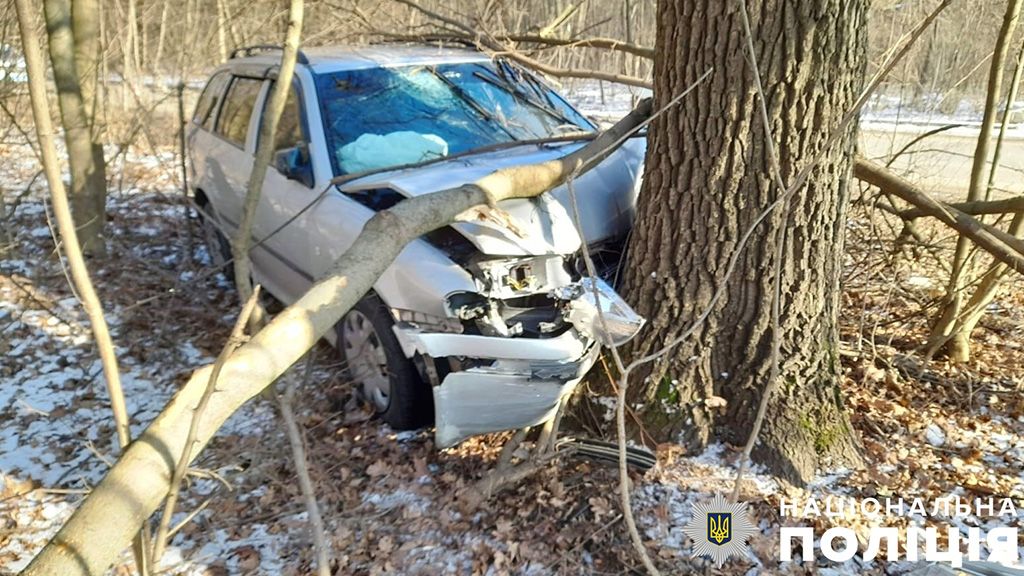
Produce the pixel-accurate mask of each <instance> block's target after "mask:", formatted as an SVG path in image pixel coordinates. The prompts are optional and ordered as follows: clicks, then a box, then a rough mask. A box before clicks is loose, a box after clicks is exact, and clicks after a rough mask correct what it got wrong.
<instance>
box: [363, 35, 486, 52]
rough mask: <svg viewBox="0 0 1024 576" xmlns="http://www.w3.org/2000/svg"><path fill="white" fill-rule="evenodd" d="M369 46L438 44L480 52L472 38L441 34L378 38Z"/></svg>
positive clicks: (371, 41) (478, 45)
mask: <svg viewBox="0 0 1024 576" xmlns="http://www.w3.org/2000/svg"><path fill="white" fill-rule="evenodd" d="M370 44H409V45H414V46H415V45H419V46H422V45H424V44H439V45H441V46H442V47H443V46H444V45H445V44H452V45H457V46H465V47H467V48H473V49H474V50H480V44H479V43H477V42H476V41H475V40H473V39H472V38H462V37H458V36H445V35H442V34H426V35H423V36H417V37H415V38H394V37H390V38H389V37H387V36H383V37H378V38H373V39H371V40H370Z"/></svg>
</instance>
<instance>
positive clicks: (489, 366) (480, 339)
mask: <svg viewBox="0 0 1024 576" xmlns="http://www.w3.org/2000/svg"><path fill="white" fill-rule="evenodd" d="M552 297H554V298H556V299H557V300H560V301H561V302H563V305H564V306H565V311H566V316H567V319H568V321H569V323H570V324H571V327H570V328H568V329H567V330H565V331H564V332H562V333H561V334H559V335H558V336H554V337H550V338H528V337H505V336H482V335H473V334H454V333H442V332H424V331H422V330H420V329H418V328H416V327H411V326H409V325H404V326H403V325H396V326H395V335H396V336H397V337H398V341H399V343H400V344H401V345H402V347H403V349H404V350H403V351H404V352H405V354H406V356H407V357H409V358H413V357H415V356H416V355H419V356H421V357H423V358H426V359H427V360H428V362H427V365H429V366H433V359H441V358H455V359H459V360H460V361H462V360H466V359H470V360H471V361H470V362H468V363H466V365H467V366H470V367H469V368H466V369H463V370H459V371H454V372H451V373H449V374H447V375H445V376H444V378H443V379H440V378H439V376H438V375H437V373H436V372H432V373H431V374H432V378H431V379H432V380H433V384H434V386H433V395H434V420H435V425H436V430H435V442H436V444H437V446H438V447H440V448H446V447H448V446H453V445H455V444H457V443H459V442H461V441H462V440H465V439H466V438H468V437H470V436H475V435H477V434H486V433H488V432H499V431H502V430H512V429H517V428H524V427H527V426H534V425H537V424H540V423H542V422H545V421H547V420H548V419H550V418H551V417H553V416H554V414H555V412H556V410H557V409H558V405H559V403H560V402H561V401H562V399H563V398H565V397H566V396H568V395H569V394H571V393H572V391H573V389H574V388H575V386H576V384H577V383H579V381H580V380H581V379H582V378H583V376H584V375H585V374H586V373H587V371H588V370H590V367H591V366H593V364H594V361H595V360H596V359H597V356H598V354H599V353H600V350H601V345H602V344H614V345H621V344H623V343H625V342H626V341H628V340H629V339H630V338H632V337H633V336H634V335H635V334H636V333H637V331H639V330H640V328H641V327H642V326H643V324H644V319H643V318H641V317H640V316H638V315H637V314H636V313H635V312H633V310H632V309H631V308H630V307H629V305H628V304H626V302H625V301H624V300H622V298H621V297H619V295H618V294H617V293H616V292H615V291H614V290H613V289H612V288H611V287H610V286H608V285H607V284H606V283H605V282H603V281H601V280H599V279H583V280H581V281H579V282H576V283H574V284H571V285H568V286H565V287H563V288H561V289H557V290H555V291H554V292H552Z"/></svg>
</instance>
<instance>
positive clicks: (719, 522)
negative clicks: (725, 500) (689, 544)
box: [708, 512, 732, 546]
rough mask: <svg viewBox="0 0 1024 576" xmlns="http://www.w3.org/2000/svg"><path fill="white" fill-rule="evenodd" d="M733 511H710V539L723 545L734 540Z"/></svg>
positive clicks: (713, 542)
mask: <svg viewBox="0 0 1024 576" xmlns="http://www.w3.org/2000/svg"><path fill="white" fill-rule="evenodd" d="M730 520H732V513H731V512H708V540H710V541H711V543H712V544H717V545H719V546H721V545H722V544H725V543H726V542H728V541H730V540H732V527H731V526H732V524H731V522H730Z"/></svg>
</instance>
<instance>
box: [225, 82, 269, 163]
mask: <svg viewBox="0 0 1024 576" xmlns="http://www.w3.org/2000/svg"><path fill="white" fill-rule="evenodd" d="M262 86H263V81H262V80H255V79H253V78H235V79H234V81H233V82H231V87H230V88H228V94H227V97H226V98H225V100H224V104H223V105H222V106H221V109H220V114H219V115H218V116H217V133H218V134H220V135H221V136H223V137H224V138H226V139H227V140H229V141H231V142H233V143H235V144H237V145H238V146H239V147H243V148H244V147H245V139H246V136H247V135H248V133H249V120H250V119H251V118H252V110H253V108H255V106H256V97H257V96H258V95H259V93H260V88H261V87H262Z"/></svg>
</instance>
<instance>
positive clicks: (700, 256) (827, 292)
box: [625, 0, 867, 480]
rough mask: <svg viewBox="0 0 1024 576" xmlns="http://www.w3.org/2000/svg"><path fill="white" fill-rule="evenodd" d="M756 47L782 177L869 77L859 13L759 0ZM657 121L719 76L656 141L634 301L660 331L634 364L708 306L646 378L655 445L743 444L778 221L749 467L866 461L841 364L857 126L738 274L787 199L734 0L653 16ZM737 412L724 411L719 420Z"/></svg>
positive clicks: (804, 472)
mask: <svg viewBox="0 0 1024 576" xmlns="http://www.w3.org/2000/svg"><path fill="white" fill-rule="evenodd" d="M747 5H748V7H749V10H750V12H751V18H752V29H753V35H754V48H755V50H756V51H757V53H758V66H759V69H760V72H761V76H762V78H763V81H764V89H765V94H766V97H767V100H768V102H767V108H768V114H769V117H770V119H771V126H770V127H769V128H770V133H771V137H772V138H774V140H775V142H776V143H777V148H778V151H779V156H780V158H779V160H780V164H781V170H782V178H783V180H785V181H786V182H789V181H791V180H792V178H793V176H794V175H795V174H796V172H797V171H799V169H800V168H801V167H803V166H804V165H806V164H807V163H809V162H811V160H812V157H813V155H814V154H815V153H816V152H817V151H818V150H819V148H820V147H821V146H822V145H823V144H824V142H825V140H826V139H827V138H828V135H829V132H830V130H833V129H835V128H836V127H837V126H839V125H840V123H841V118H842V116H843V114H844V113H845V112H846V111H847V110H848V109H850V108H851V107H852V106H853V105H854V102H855V101H856V99H857V96H858V93H859V91H860V89H861V86H862V84H863V76H864V65H865V43H866V39H867V33H866V26H865V21H864V18H865V12H866V2H864V1H863V0H815V1H813V2H806V1H803V0H752V1H748V2H747ZM657 17H658V25H657V30H658V32H657V44H656V50H655V53H656V54H658V56H659V57H658V58H656V61H655V73H654V77H655V95H656V96H655V98H656V108H657V107H658V106H659V105H663V104H664V103H665V102H667V101H668V100H669V99H670V98H672V96H673V95H675V94H678V93H679V92H680V91H681V90H683V89H684V88H685V87H686V86H688V85H689V84H691V83H692V82H693V81H694V80H695V79H696V78H697V77H699V76H700V75H701V74H702V73H704V72H705V71H706V70H708V69H709V68H713V69H714V74H713V76H712V80H711V81H709V82H705V83H703V84H701V85H700V86H699V87H698V88H697V89H696V95H695V96H691V97H688V99H687V100H686V101H684V103H683V104H682V105H680V106H678V107H676V108H674V109H672V110H670V111H669V112H668V113H666V114H663V115H662V116H660V117H658V118H657V119H656V120H655V121H654V123H653V125H652V128H651V136H650V140H649V147H648V152H647V164H646V166H647V168H646V176H645V180H644V186H643V191H642V193H641V195H640V203H639V206H638V214H637V223H636V226H635V229H634V233H633V236H632V238H631V239H630V243H629V259H630V261H629V266H628V270H627V272H626V276H625V293H626V294H627V297H628V299H629V300H630V301H631V302H633V303H634V304H635V305H636V308H637V310H638V311H639V312H640V313H641V314H643V315H644V316H646V317H647V318H649V319H650V322H651V327H650V329H648V330H646V331H644V332H643V333H642V335H641V336H640V337H639V338H638V339H637V340H636V341H635V342H634V343H633V345H632V348H631V353H632V354H633V356H634V357H639V356H640V355H644V354H649V353H651V352H654V351H657V350H659V349H661V347H663V346H664V345H665V344H666V343H667V342H669V341H671V340H673V339H674V338H676V337H677V335H678V334H680V333H681V332H682V331H683V330H684V329H685V328H686V327H687V326H688V325H689V324H691V323H692V322H693V321H694V319H695V317H696V316H697V315H698V314H699V313H700V312H701V311H702V310H704V309H705V308H706V307H707V305H708V303H709V302H710V301H711V298H712V293H713V292H714V291H715V290H716V289H719V288H721V289H724V290H725V291H726V293H725V296H724V297H723V298H721V299H720V300H719V301H718V303H717V305H716V306H715V308H714V310H713V312H712V313H711V314H710V316H709V317H708V320H707V322H706V324H704V326H703V327H702V328H701V329H699V330H698V331H697V333H695V334H694V335H693V337H692V338H690V339H688V340H687V341H686V342H683V343H682V344H681V345H680V346H679V347H678V348H677V349H676V350H675V351H674V352H673V353H672V354H669V355H666V356H664V357H663V359H662V360H661V361H658V362H656V363H654V364H653V365H650V366H649V368H648V369H645V370H641V371H640V373H639V374H638V375H639V376H640V377H639V378H634V379H633V381H634V382H637V383H639V382H641V381H642V380H643V378H642V377H643V376H648V378H647V380H646V385H644V386H639V385H638V386H636V390H635V393H636V396H634V398H633V399H634V400H635V401H644V402H645V404H644V409H643V410H642V414H641V418H642V419H643V421H644V424H645V426H646V428H647V430H646V431H647V432H648V433H650V434H652V435H653V436H654V437H655V438H657V439H666V438H677V439H682V441H683V443H684V445H685V446H687V447H688V448H689V449H691V450H694V451H696V450H700V449H702V448H703V447H704V446H705V445H706V444H707V443H708V441H709V439H710V438H711V436H712V434H713V433H714V429H715V427H716V426H715V425H716V424H720V426H718V428H719V429H720V432H721V436H722V438H723V439H725V440H726V441H729V442H733V443H737V444H738V443H742V442H744V441H745V440H746V439H747V436H748V434H749V432H750V430H751V426H752V423H753V420H754V417H755V414H756V412H757V406H758V402H759V401H760V398H761V392H762V391H763V390H764V388H765V385H766V380H767V376H768V373H769V364H770V362H769V361H768V360H769V353H770V349H771V345H770V343H771V338H772V333H771V332H772V331H771V325H770V317H771V294H772V285H773V272H772V271H773V269H775V252H776V241H777V238H778V234H777V233H776V231H777V229H778V227H779V226H781V225H785V226H786V227H787V228H788V233H787V234H788V240H787V243H786V247H785V252H784V257H783V262H782V266H781V270H782V278H781V286H782V300H781V331H782V347H781V350H782V365H781V377H782V385H781V386H780V387H779V389H778V392H776V394H775V397H774V398H773V399H772V401H771V403H770V404H769V407H768V412H767V418H766V421H765V426H764V429H763V431H762V433H761V436H760V438H761V441H760V443H759V445H758V447H757V448H756V449H755V451H754V456H755V458H758V459H759V460H761V461H762V462H765V463H767V464H768V465H769V466H770V467H771V468H772V469H773V470H774V471H775V472H777V473H780V474H781V475H782V476H784V477H787V478H790V479H794V480H806V479H808V478H809V477H810V476H811V475H813V474H814V472H815V470H816V469H817V468H818V467H819V465H822V464H825V463H827V462H830V461H831V462H837V463H838V462H843V463H849V462H853V461H856V460H857V459H858V456H857V450H856V441H855V440H854V437H853V434H852V432H851V429H850V424H849V421H848V419H847V417H846V415H845V414H844V411H843V402H842V395H841V393H840V390H839V383H840V380H841V368H840V365H839V355H838V350H837V348H838V331H837V316H838V312H839V279H840V261H841V257H842V252H843V240H844V218H845V213H846V208H847V204H848V197H849V194H848V181H849V177H850V164H851V158H852V154H853V149H854V143H855V129H849V130H848V134H846V135H845V138H843V139H841V140H840V142H839V143H838V144H836V145H834V146H833V147H832V149H830V150H829V151H828V152H827V153H826V154H825V155H824V158H823V159H822V161H821V163H820V165H819V166H818V167H817V168H816V169H815V170H814V171H813V172H812V174H811V176H810V178H809V179H808V180H807V183H806V185H805V186H804V187H803V188H802V189H801V190H800V191H799V192H798V193H796V194H795V195H794V196H793V197H792V198H791V200H790V211H789V218H788V221H787V222H785V223H783V222H781V219H782V217H781V214H780V213H779V212H778V211H777V212H776V213H774V214H773V216H772V217H770V218H769V219H768V220H767V221H766V222H765V223H763V224H762V225H761V226H760V227H759V228H758V229H757V230H756V231H755V232H754V235H753V237H752V239H751V241H750V243H749V244H748V246H747V248H746V251H745V253H744V254H743V255H742V256H741V257H740V259H739V261H738V264H737V268H736V271H735V273H733V274H732V276H731V278H729V279H728V280H725V275H726V263H727V261H728V259H729V257H730V255H731V254H732V253H733V251H734V250H735V249H736V246H737V243H738V239H739V238H740V236H741V235H742V234H743V233H744V232H745V231H746V230H747V229H748V228H749V227H750V226H751V225H752V222H753V221H754V219H755V218H756V217H757V214H758V213H759V212H760V211H762V210H763V209H764V208H765V207H766V206H767V205H768V204H770V203H771V202H772V201H773V200H774V199H776V198H777V197H778V195H779V194H780V192H781V191H780V190H778V188H777V186H774V185H773V183H772V179H771V176H770V174H771V172H770V161H769V157H768V151H767V148H766V146H765V138H766V135H765V127H764V126H763V125H762V123H761V122H760V121H759V119H758V118H757V115H756V114H755V112H754V111H755V110H757V107H756V88H755V85H754V84H753V73H752V69H751V67H750V65H749V63H748V61H747V59H746V58H745V55H744V46H745V44H744V33H743V28H742V23H741V20H740V17H739V14H738V13H737V11H736V4H735V3H734V2H721V1H718V0H702V1H698V2H677V1H674V0H661V1H660V2H659V3H658V15H657ZM712 396H721V397H723V398H725V399H726V400H727V402H728V405H727V407H726V408H725V411H724V416H721V417H720V418H719V416H720V414H718V413H716V410H717V409H714V408H708V406H707V401H708V399H709V398H711V397H712Z"/></svg>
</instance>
